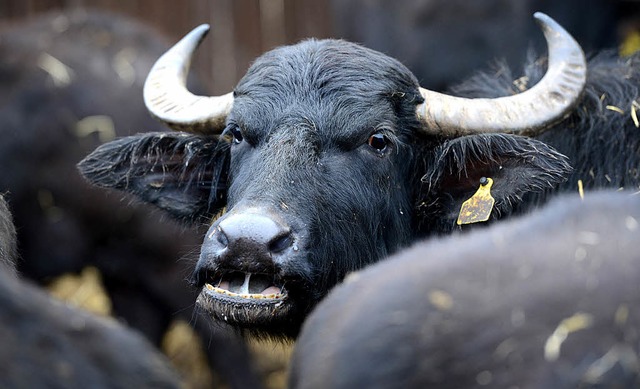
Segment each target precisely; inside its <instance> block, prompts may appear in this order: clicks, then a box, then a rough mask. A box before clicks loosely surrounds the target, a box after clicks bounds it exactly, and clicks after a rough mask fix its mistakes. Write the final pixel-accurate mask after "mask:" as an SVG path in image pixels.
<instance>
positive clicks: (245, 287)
mask: <svg viewBox="0 0 640 389" xmlns="http://www.w3.org/2000/svg"><path fill="white" fill-rule="evenodd" d="M249 278H251V273H247V274H245V275H244V282H243V283H242V286H241V287H240V290H239V291H238V292H237V293H238V294H249Z"/></svg>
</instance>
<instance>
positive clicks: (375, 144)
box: [80, 38, 640, 336]
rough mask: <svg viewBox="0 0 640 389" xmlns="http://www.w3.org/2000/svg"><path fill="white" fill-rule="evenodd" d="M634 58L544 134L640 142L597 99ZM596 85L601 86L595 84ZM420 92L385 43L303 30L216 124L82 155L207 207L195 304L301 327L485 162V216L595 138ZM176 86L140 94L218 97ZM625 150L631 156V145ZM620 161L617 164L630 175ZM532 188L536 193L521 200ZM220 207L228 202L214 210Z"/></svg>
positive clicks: (227, 315)
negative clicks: (348, 278)
mask: <svg viewBox="0 0 640 389" xmlns="http://www.w3.org/2000/svg"><path fill="white" fill-rule="evenodd" d="M185 39H186V38H185ZM198 39H200V38H198ZM198 39H195V38H194V40H198ZM176 47H178V45H177V46H176ZM182 49H183V48H182V47H181V48H180V50H178V51H181V50H182ZM166 55H169V56H170V54H169V53H168V54H166ZM171 55H173V54H171ZM636 60H637V59H633V58H632V59H628V60H617V59H616V60H608V61H606V63H607V64H606V65H603V66H604V68H606V67H609V68H610V69H612V71H610V72H608V74H606V77H605V75H604V74H601V73H602V71H601V70H599V71H595V72H594V71H591V72H590V73H589V75H588V79H589V81H588V85H587V87H586V90H587V92H585V93H583V94H582V96H583V97H582V99H580V100H578V101H577V103H576V104H577V106H576V107H575V108H574V109H573V110H572V111H570V112H569V114H570V115H569V116H568V117H566V118H564V120H562V121H560V122H558V123H557V124H556V125H555V126H553V127H551V128H549V129H548V130H547V134H556V135H545V136H548V137H553V136H555V137H556V138H558V139H561V138H567V139H569V140H568V141H567V142H574V141H572V140H571V139H573V138H571V137H572V135H571V133H570V131H574V132H582V133H584V134H585V135H584V138H582V140H579V141H578V142H581V144H576V145H574V147H575V149H576V150H583V149H587V150H594V149H597V148H598V145H597V144H596V142H594V140H593V139H592V138H593V137H594V135H593V134H596V133H597V134H603V133H615V132H616V131H618V132H621V133H624V134H625V136H627V142H626V145H629V147H633V145H635V144H637V142H638V140H639V139H640V137H639V136H638V132H637V131H636V130H637V129H636V128H635V126H634V124H633V122H632V120H631V117H630V116H626V117H625V119H626V120H625V121H624V122H623V125H622V127H621V128H612V125H611V123H612V120H613V119H612V118H614V115H619V113H617V112H613V111H610V110H607V109H606V108H605V105H607V104H611V105H616V106H623V105H624V106H630V105H631V102H632V101H633V100H634V99H636V98H637V84H638V68H637V66H634V65H633V63H634V61H636ZM156 66H157V67H158V72H156V74H155V75H154V76H150V77H149V79H150V80H151V81H148V82H147V83H148V84H151V85H152V86H154V85H156V84H162V80H163V79H165V78H166V77H165V73H162V72H163V71H166V68H165V67H163V66H164V65H163V66H160V65H156ZM571 66H572V69H570V70H571V71H573V70H575V69H580V68H581V66H582V65H580V64H576V65H571ZM613 69H617V70H616V71H613ZM152 73H153V72H152ZM576 74H577V73H576ZM572 77H574V76H572ZM487 78H489V77H487ZM169 84H170V83H169ZM171 85H173V84H171ZM496 88H497V87H496ZM602 88H604V89H602ZM618 91H619V92H618ZM602 93H606V95H607V96H609V97H610V98H611V101H605V102H603V101H602V100H599V99H598V98H596V99H594V96H600V95H601V94H602ZM422 95H423V91H422V90H421V88H419V85H418V82H417V80H416V79H415V77H414V76H413V75H412V74H411V72H409V71H408V70H407V69H406V68H405V67H404V66H403V65H402V64H400V63H399V62H398V61H396V60H394V59H392V58H389V57H387V56H385V55H383V54H381V53H378V52H376V51H373V50H369V49H366V48H364V47H361V46H359V45H356V44H353V43H349V42H345V41H337V40H323V41H317V40H308V41H304V42H301V43H299V44H297V45H293V46H285V47H281V48H278V49H275V50H273V51H271V52H268V53H266V54H264V55H263V56H261V57H260V58H258V59H257V60H256V61H255V63H254V64H253V65H252V67H251V68H250V69H249V71H248V72H247V74H246V75H245V76H244V78H243V79H242V80H241V81H240V82H239V84H238V85H237V87H236V88H235V90H234V93H233V95H231V94H229V95H225V96H222V97H219V99H221V100H220V101H223V102H225V104H227V103H228V102H229V100H230V99H233V105H232V108H229V110H228V113H226V114H225V116H224V117H221V118H220V117H217V118H216V121H215V122H212V124H211V125H212V126H217V125H218V124H219V122H220V121H222V123H224V124H223V126H222V127H224V128H225V130H224V132H223V133H222V134H221V135H220V134H208V133H206V131H207V126H206V124H203V122H201V121H194V123H193V128H195V132H196V134H185V133H181V132H175V133H163V134H147V135H139V136H135V137H129V138H125V139H120V140H117V141H114V142H112V143H110V144H106V145H104V146H103V147H101V148H100V149H98V150H96V151H95V152H94V153H92V154H91V155H90V156H89V157H87V158H86V159H85V160H84V161H83V162H82V163H81V165H80V168H81V171H82V172H83V174H84V175H85V176H86V177H87V178H88V179H89V180H90V181H92V182H93V183H95V184H97V185H100V186H103V187H109V188H116V189H120V190H125V191H129V192H133V193H134V194H136V195H137V196H139V197H140V198H142V199H143V200H145V201H147V202H150V203H153V204H155V205H157V206H159V207H160V208H162V209H164V210H166V211H168V212H169V213H171V214H172V215H174V216H175V217H177V218H179V219H182V220H186V221H189V222H196V223H198V222H205V223H211V226H210V228H209V231H208V232H207V234H206V236H205V238H204V242H203V245H202V249H201V256H200V260H199V262H198V265H197V267H196V271H195V273H194V281H195V282H196V283H197V284H198V285H200V286H203V292H202V293H201V295H200V297H199V303H200V306H201V307H203V308H204V309H205V310H206V311H208V312H210V313H211V314H212V315H213V316H214V317H216V318H217V319H219V320H222V321H226V322H229V323H231V324H233V325H235V326H236V327H238V328H241V329H248V330H250V331H252V332H254V333H268V334H272V335H277V336H281V335H285V336H295V335H296V334H297V332H298V331H299V328H300V324H301V322H302V320H303V318H304V317H305V316H306V315H307V313H308V312H309V311H310V310H311V309H312V307H313V306H314V305H315V304H316V303H317V302H318V301H320V299H321V298H322V297H323V296H324V295H325V294H326V293H327V292H328V290H329V289H330V288H331V287H332V286H333V285H335V284H336V283H337V282H339V281H340V280H341V279H342V278H343V277H344V275H345V274H347V273H348V272H350V271H353V270H357V269H359V268H362V267H363V266H365V265H367V264H370V263H374V262H376V261H378V260H380V259H382V258H385V257H387V256H388V255H390V254H392V253H394V252H395V251H397V250H399V249H400V248H402V247H405V246H408V245H409V244H411V243H412V242H415V241H416V240H418V239H421V238H424V237H427V236H430V235H437V234H442V233H448V232H451V231H453V230H457V229H458V228H459V227H458V226H457V225H456V219H457V217H458V214H459V213H460V208H461V204H462V203H463V202H464V201H465V200H467V199H468V198H470V197H471V196H472V195H473V194H474V192H475V191H476V190H477V189H478V188H479V186H480V182H481V178H482V177H488V178H492V181H493V186H492V190H491V192H492V194H493V196H494V198H495V200H496V201H495V206H494V208H493V211H492V212H491V217H490V218H491V219H496V218H499V217H501V216H505V215H508V214H510V213H512V212H514V211H518V212H519V211H521V210H522V208H526V207H527V206H531V205H532V204H533V203H534V202H537V201H539V200H540V198H543V197H544V196H546V194H547V193H548V192H550V191H552V190H554V188H556V187H557V185H558V184H559V183H561V182H564V181H565V180H567V178H569V177H570V174H571V173H570V172H571V167H570V165H574V166H575V167H576V170H575V173H573V174H574V176H573V177H582V175H584V174H586V173H588V171H589V167H588V166H592V164H593V163H595V162H594V161H593V160H591V159H589V158H593V157H594V156H595V155H597V154H596V152H594V153H593V154H589V153H582V154H579V155H586V157H585V158H587V159H582V157H580V158H579V159H576V160H573V159H572V158H574V156H576V155H578V154H570V155H569V157H570V158H568V159H567V158H566V157H565V156H564V155H562V154H560V153H558V152H556V151H555V150H554V149H553V148H552V147H550V146H549V145H548V144H546V143H543V142H541V141H539V140H536V139H533V138H530V137H525V136H518V135H510V134H494V133H482V134H468V135H465V136H459V135H460V134H454V133H438V131H437V130H438V129H439V126H438V124H437V123H430V122H424V121H422V119H421V118H420V114H418V113H417V112H416V107H417V106H420V107H423V105H422V103H423V100H424V98H423V96H422ZM176 96H187V97H188V95H185V94H184V92H183V91H180V92H179V93H178V92H176V91H175V90H174V89H170V88H167V89H165V90H163V92H162V94H160V95H158V96H156V97H154V98H150V99H149V101H151V103H152V104H157V105H159V106H162V107H164V108H166V110H167V117H169V116H172V115H174V114H179V113H180V112H182V111H188V110H189V109H190V107H193V106H197V105H203V106H205V107H208V108H210V109H211V110H216V109H217V107H215V106H213V104H214V103H213V101H212V102H211V103H209V101H208V100H202V99H198V98H193V100H188V101H189V104H186V105H187V106H185V107H179V108H176V107H177V106H176V104H178V102H177V101H175V100H176V99H177V97H176ZM171 98H174V100H171ZM189 98H190V99H191V97H189ZM178 100H179V99H178ZM559 100H562V97H561V98H560V99H559ZM429 102H430V101H427V102H426V103H425V105H426V106H427V108H428V104H429ZM547 103H548V101H536V102H534V103H532V106H531V107H532V108H535V109H539V107H543V106H546V105H545V104H547ZM148 104H149V102H148ZM221 109H223V110H224V109H226V108H221ZM154 114H155V115H157V111H156V113H154ZM488 114H489V115H490V114H491V113H490V112H489V113H488ZM505 114H509V112H506V113H505ZM528 114H530V111H525V113H524V114H523V116H527V115H528ZM563 116H564V114H563ZM616 118H617V117H616ZM222 119H224V120H222ZM198 120H199V119H198ZM502 120H504V119H502ZM506 122H508V121H506ZM585 123H587V124H585ZM621 123H622V122H621ZM172 125H173V126H174V128H177V129H189V128H188V127H186V126H185V125H182V124H179V123H173V124H172ZM505 125H506V124H505ZM192 130H193V129H192ZM588 134H591V135H588ZM553 142H554V141H549V143H553ZM607 158H611V159H612V161H615V160H619V159H620V158H623V157H622V156H621V155H615V156H613V155H611V156H608V157H607ZM628 158H629V164H631V165H632V166H637V164H638V159H637V157H634V156H632V157H628ZM634 164H635V165H634ZM611 166H617V164H616V163H615V162H612V163H611ZM585 169H586V170H585ZM627 170H628V169H627V168H626V167H625V168H619V169H618V170H617V172H619V174H620V175H621V176H624V177H629V180H628V182H629V185H630V186H631V184H632V181H633V177H634V176H633V173H627ZM612 173H613V172H610V173H609V174H610V175H611V174H612ZM571 179H572V180H573V178H571ZM574 181H575V180H574ZM606 184H607V183H603V182H600V181H599V182H598V183H597V185H606ZM597 185H594V186H597ZM634 185H637V182H636V183H634ZM563 190H572V191H573V190H577V187H571V186H565V187H563ZM529 196H537V197H539V198H538V200H529V201H528V202H527V204H526V206H523V203H522V200H523V198H525V197H529ZM540 196H542V197H540ZM223 208H225V209H226V210H227V213H226V214H224V215H223V216H222V217H220V218H219V219H217V220H214V221H213V222H211V220H212V217H213V216H214V215H216V214H217V213H218V212H219V211H220V210H222V209H223Z"/></svg>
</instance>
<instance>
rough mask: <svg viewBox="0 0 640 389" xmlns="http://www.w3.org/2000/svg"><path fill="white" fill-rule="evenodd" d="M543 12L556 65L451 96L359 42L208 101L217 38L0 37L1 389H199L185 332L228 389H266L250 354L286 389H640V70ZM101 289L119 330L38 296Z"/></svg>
mask: <svg viewBox="0 0 640 389" xmlns="http://www.w3.org/2000/svg"><path fill="white" fill-rule="evenodd" d="M353 3H357V1H354V2H353ZM369 3H370V4H369V5H371V4H375V2H369ZM454 3H455V2H454ZM345 4H346V3H345ZM523 4H524V2H523ZM363 7H364V6H363ZM471 8H473V7H471ZM365 10H367V8H366V7H364V8H362V11H363V12H364V11H365ZM343 11H344V12H345V13H346V12H348V11H349V9H348V8H345V9H344V10H343ZM468 11H469V12H471V11H470V9H469V10H468ZM520 11H522V9H520ZM527 12H528V10H527ZM548 12H549V15H547V14H545V13H542V12H536V13H534V14H533V17H532V18H531V17H530V18H531V20H529V21H526V22H523V23H530V24H531V25H532V26H533V25H536V24H537V26H538V30H541V31H542V34H540V33H538V34H540V35H542V36H543V37H544V41H545V42H546V48H545V49H544V52H542V53H534V52H533V51H530V52H529V53H528V55H527V56H526V60H525V62H524V64H520V65H519V67H518V68H515V67H513V66H512V65H510V64H508V63H507V62H500V63H498V64H496V65H495V67H494V68H493V69H491V70H488V71H486V70H485V71H480V70H481V69H476V70H475V71H474V72H473V75H472V76H471V77H469V78H467V79H466V81H463V82H458V83H456V85H450V82H451V80H449V79H446V80H445V79H444V78H441V80H442V82H443V83H446V84H447V85H446V91H443V89H444V87H441V86H440V85H438V86H437V87H436V88H434V87H431V89H430V88H429V87H428V85H426V84H423V82H426V81H424V80H425V78H424V77H423V76H422V75H419V74H418V73H414V72H413V71H412V70H410V69H409V68H408V67H406V66H405V65H403V63H401V62H400V61H399V60H397V59H394V58H392V57H391V56H389V55H387V54H383V53H382V52H381V51H377V50H373V49H371V48H368V47H367V46H366V42H365V44H364V45H363V44H357V43H352V42H350V41H348V40H342V39H322V40H319V39H307V40H303V41H301V42H299V43H296V44H292V45H287V46H281V47H277V48H275V49H273V50H271V51H268V52H266V53H264V54H263V55H261V56H260V57H258V58H256V59H255V61H254V62H253V63H252V64H251V66H250V67H249V69H248V70H247V72H246V73H245V75H244V76H243V77H242V78H241V79H240V80H239V81H238V83H237V85H236V87H235V88H234V89H233V90H232V91H229V92H228V93H226V94H223V95H219V96H210V95H208V94H207V93H206V91H205V89H204V88H203V87H202V86H201V85H200V84H199V80H198V77H197V75H190V74H189V66H190V63H191V59H192V58H193V56H194V54H195V52H196V49H197V48H198V46H199V44H200V43H201V42H202V41H203V39H205V36H206V34H207V32H208V30H209V27H208V26H207V25H201V26H199V27H196V28H195V29H194V30H193V31H191V32H190V33H188V34H186V35H185V36H184V38H182V39H181V40H180V41H179V42H177V43H175V44H174V45H173V46H170V45H168V44H167V43H166V42H165V41H164V40H163V39H162V38H161V37H159V36H158V34H157V33H156V32H155V31H153V30H151V29H149V28H147V27H145V26H142V25H140V24H139V23H137V22H133V21H131V20H127V19H124V18H122V17H118V16H115V15H110V14H101V13H95V14H94V13H84V12H80V13H66V14H51V15H48V16H45V17H42V18H40V19H36V20H35V21H32V22H30V23H27V24H23V25H18V26H14V27H12V28H10V29H4V30H2V31H0V122H1V123H2V127H0V130H1V131H2V133H3V135H4V137H3V139H5V143H4V147H3V152H2V153H0V166H2V174H0V191H1V193H3V198H2V197H0V270H1V271H0V338H1V339H2V344H3V347H2V349H1V350H0V366H1V367H0V386H1V387H7V388H23V387H29V388H36V387H42V388H44V387H47V388H86V387H91V388H103V387H104V388H112V387H113V388H133V387H135V388H143V387H148V388H180V387H185V383H184V382H185V377H184V376H183V375H181V373H178V372H177V371H176V370H175V368H174V367H173V366H172V363H171V361H170V360H169V359H168V358H167V356H165V355H164V354H162V353H161V352H160V345H161V343H162V341H163V337H164V336H165V334H166V333H167V330H168V329H169V327H170V326H171V324H172V323H173V322H174V321H175V320H177V319H182V320H184V321H186V322H188V323H189V324H190V325H191V326H192V327H193V330H194V331H195V332H196V333H197V334H198V335H199V337H200V339H201V342H202V344H201V346H202V348H203V350H204V351H205V355H206V359H207V361H208V364H209V365H210V367H211V369H212V370H213V371H215V372H216V374H218V375H219V377H220V379H221V380H222V381H223V382H225V383H226V384H227V385H229V386H230V387H233V388H260V387H263V386H264V383H263V382H261V379H260V377H259V375H258V374H257V373H256V369H255V366H254V362H253V361H252V357H251V355H250V354H251V353H250V351H249V349H248V347H247V345H246V341H247V340H252V341H259V342H261V341H264V340H276V341H278V342H285V343H292V344H293V347H294V350H293V354H292V358H291V364H290V367H289V369H288V377H289V378H288V387H290V388H476V387H478V388H479V387H498V388H516V387H521V388H605V387H606V388H633V387H638V386H640V331H639V328H640V311H638V307H639V306H640V254H638V252H637V251H636V250H635V243H636V239H637V238H640V196H639V193H640V118H639V117H640V54H630V55H622V54H620V53H619V52H617V51H615V50H598V51H591V46H592V45H594V46H598V45H599V43H596V44H594V42H593V41H588V37H587V36H584V37H583V35H580V36H578V39H574V37H573V36H572V31H571V28H570V26H565V27H563V25H561V24H560V23H558V22H557V21H556V20H554V18H555V16H554V14H553V13H552V12H551V10H550V11H548ZM378 15H384V13H383V14H378ZM600 16H601V17H604V15H600ZM376 20H380V21H383V20H384V16H380V19H376ZM534 21H535V23H534ZM345 23H346V22H345ZM471 25H473V23H470V26H471ZM405 27H406V26H405ZM576 28H577V27H576ZM348 30H349V29H345V31H348ZM460 31H462V32H464V31H465V30H464V28H462V27H461V28H460ZM526 31H530V30H529V29H526ZM467 33H470V32H467ZM356 35H357V34H356ZM361 37H366V34H365V35H361ZM354 39H357V38H356V37H355V36H354ZM581 39H584V40H585V41H586V42H585V43H582V42H581ZM360 40H366V39H360ZM407 44H409V42H407ZM583 46H586V47H589V51H586V50H585V49H583ZM416 47H418V48H419V47H421V46H420V45H416ZM381 49H382V48H381ZM450 49H451V50H455V48H453V47H450ZM425 50H426V49H425ZM389 51H392V50H388V51H387V52H389ZM525 51H526V50H525V49H522V52H525ZM585 51H586V52H585ZM423 54H424V56H423V58H424V61H425V62H429V65H430V67H433V66H434V63H437V61H438V57H439V54H434V53H430V52H429V53H423ZM443 66H444V67H447V65H443ZM474 66H475V65H474ZM418 72H419V70H418ZM458 81H459V80H458ZM429 84H430V85H437V84H436V83H431V82H430V83H429ZM139 131H144V132H139ZM87 267H94V268H96V269H97V270H98V271H99V274H100V276H101V279H102V282H103V284H104V288H105V291H106V293H107V295H108V296H109V299H110V301H111V303H112V306H113V314H114V316H115V317H116V319H113V318H104V317H98V316H96V315H95V314H92V313H88V312H85V311H83V310H80V309H78V308H74V307H72V306H70V305H68V304H66V303H63V302H60V301H57V300H55V299H54V298H53V297H51V296H50V295H48V294H47V293H46V291H45V290H43V287H42V286H44V285H47V284H48V283H50V282H51V281H52V280H53V279H55V278H56V277H58V276H60V275H63V274H68V273H79V272H81V271H82V270H83V269H86V268H87Z"/></svg>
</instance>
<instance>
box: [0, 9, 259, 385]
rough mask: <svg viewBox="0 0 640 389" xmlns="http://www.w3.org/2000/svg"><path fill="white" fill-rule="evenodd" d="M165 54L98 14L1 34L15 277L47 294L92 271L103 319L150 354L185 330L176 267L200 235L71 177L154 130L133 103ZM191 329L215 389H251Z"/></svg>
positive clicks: (57, 18)
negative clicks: (219, 382)
mask: <svg viewBox="0 0 640 389" xmlns="http://www.w3.org/2000/svg"><path fill="white" fill-rule="evenodd" d="M168 47H169V45H168V44H166V42H165V41H164V39H163V38H162V37H161V36H160V35H159V34H158V33H157V31H154V30H153V29H151V28H149V27H147V26H144V25H142V24H140V23H138V22H134V21H132V20H129V19H127V18H125V17H122V16H118V15H113V14H108V13H99V12H83V11H76V12H68V13H51V14H46V15H42V16H40V17H38V18H34V19H33V20H30V21H28V22H23V23H16V24H13V25H11V26H7V27H6V28H4V29H2V30H0V123H2V125H1V126H0V133H1V134H2V137H3V142H2V152H0V167H1V169H0V170H1V171H2V173H0V190H1V191H2V192H5V191H6V192H7V194H6V196H7V198H8V200H9V203H10V206H11V210H12V212H13V216H14V220H15V224H16V226H17V235H18V236H17V239H18V251H19V253H20V260H18V261H17V268H18V271H19V273H20V275H21V276H22V277H23V278H28V279H31V280H33V281H35V282H37V283H38V284H47V283H48V282H49V281H51V280H52V279H53V278H54V277H57V276H60V275H62V274H64V273H76V272H80V271H81V270H82V269H83V268H85V267H87V266H94V267H96V268H97V269H98V270H99V271H100V273H101V275H102V281H103V283H104V286H105V289H106V291H107V293H108V295H109V297H110V299H111V302H112V306H113V310H114V315H115V316H117V317H118V318H119V319H121V320H123V321H125V322H126V323H127V324H128V325H130V326H131V327H134V328H136V329H138V330H140V331H141V332H143V333H144V334H145V335H146V336H147V337H148V338H149V339H150V340H151V341H152V342H153V343H155V344H157V345H160V342H161V340H162V338H163V336H164V334H165V331H166V329H167V327H168V326H169V325H170V324H171V322H172V321H173V320H175V319H177V318H182V319H184V320H186V321H192V319H194V316H193V310H192V308H191V307H192V306H193V301H194V299H195V298H196V296H197V294H195V293H193V291H191V290H190V289H189V288H188V287H187V282H186V281H185V278H187V276H188V275H189V272H190V269H191V267H192V265H191V264H190V263H189V262H188V261H181V260H180V259H181V258H182V257H183V256H184V255H185V254H186V253H189V252H190V251H192V248H193V247H197V245H198V244H199V242H200V238H199V235H198V234H197V233H195V232H194V231H190V230H187V229H186V228H184V226H179V225H177V223H175V222H172V221H171V220H166V217H164V219H165V220H163V216H162V215H158V214H157V213H156V214H154V213H153V212H151V207H149V206H146V205H144V204H137V205H135V206H131V204H128V203H130V202H131V200H125V201H123V199H122V196H120V195H119V194H116V195H113V194H111V195H110V194H108V193H105V192H104V191H101V190H98V189H96V188H93V187H91V186H90V185H88V184H87V183H86V181H85V180H83V179H82V177H81V176H80V174H78V171H77V169H76V168H75V165H76V164H77V163H78V162H79V161H80V160H81V159H82V158H83V157H84V156H85V155H86V154H87V153H88V152H90V151H91V150H93V149H94V148H95V147H97V146H98V145H99V144H101V143H102V142H104V141H107V140H110V139H113V138H114V137H116V136H125V135H130V134H132V133H137V132H139V131H162V130H163V128H162V126H161V125H160V124H159V123H158V122H157V121H155V120H153V119H152V118H150V117H149V115H147V113H146V109H145V106H144V102H143V99H142V98H141V95H142V89H143V84H144V79H145V77H146V75H147V73H148V72H149V70H150V69H151V67H152V65H153V63H154V61H155V60H156V59H157V57H158V56H159V55H161V54H162V53H163V52H164V51H165V50H166V49H167V48H168ZM193 322H195V320H193ZM196 325H197V326H198V327H199V328H198V330H199V333H200V335H201V336H202V341H203V345H204V347H207V346H209V345H212V346H211V347H207V352H208V353H209V356H210V358H211V359H212V360H214V361H215V365H216V367H218V368H219V371H220V372H221V375H222V376H223V378H224V379H226V380H227V381H228V382H230V383H232V384H233V385H234V386H254V385H256V383H257V379H255V376H254V375H253V374H252V373H251V372H249V371H248V369H246V363H243V361H246V359H247V352H246V350H244V347H243V346H241V345H239V344H234V342H233V341H228V340H226V337H223V336H218V335H217V334H214V335H212V332H211V330H210V329H209V327H210V326H209V325H208V324H207V323H204V322H203V320H199V321H198V322H197V323H196ZM200 327H201V328H200Z"/></svg>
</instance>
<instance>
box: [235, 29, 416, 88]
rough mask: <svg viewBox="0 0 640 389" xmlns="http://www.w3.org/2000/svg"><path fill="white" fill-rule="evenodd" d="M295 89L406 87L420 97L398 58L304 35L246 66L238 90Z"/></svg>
mask: <svg viewBox="0 0 640 389" xmlns="http://www.w3.org/2000/svg"><path fill="white" fill-rule="evenodd" d="M274 91H282V92H285V91H286V92H288V93H291V92H290V91H296V92H300V93H302V94H308V93H319V94H320V95H319V96H317V97H320V98H322V97H327V96H333V95H334V94H335V93H337V92H340V93H343V94H358V95H362V94H368V93H372V92H373V93H376V94H379V93H383V94H391V93H404V94H412V95H415V96H411V97H414V98H415V99H420V97H419V96H420V94H419V92H418V81H417V80H416V78H415V76H414V75H413V74H412V73H411V71H409V69H407V68H406V67H405V66H404V65H402V64H401V63H400V62H398V61H397V60H395V59H393V58H391V57H388V56H386V55H384V54H382V53H380V52H377V51H374V50H371V49H368V48H365V47H362V46H360V45H358V44H355V43H351V42H347V41H343V40H334V39H328V40H315V39H309V40H304V41H302V42H300V43H298V44H296V45H291V46H283V47H279V48H276V49H274V50H272V51H270V52H268V53H266V54H264V55H262V56H261V57H259V58H258V59H257V60H256V61H255V62H254V64H253V65H252V66H251V67H250V68H249V70H248V71H247V74H246V75H245V76H244V77H243V78H242V80H240V83H239V84H238V86H237V88H236V93H237V94H238V95H242V94H246V93H249V94H251V95H254V93H257V94H261V93H269V94H273V92H274Z"/></svg>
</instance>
